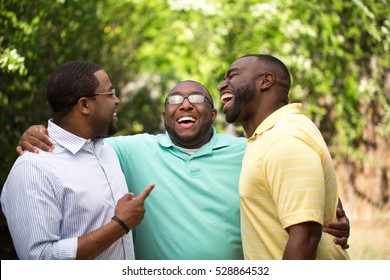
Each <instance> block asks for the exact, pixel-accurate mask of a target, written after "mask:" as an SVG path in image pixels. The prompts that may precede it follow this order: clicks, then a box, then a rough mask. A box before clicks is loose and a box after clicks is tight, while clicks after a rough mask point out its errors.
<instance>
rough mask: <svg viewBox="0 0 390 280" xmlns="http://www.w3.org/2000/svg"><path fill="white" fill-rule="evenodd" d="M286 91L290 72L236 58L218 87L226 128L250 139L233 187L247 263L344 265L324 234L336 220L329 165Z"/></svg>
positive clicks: (266, 59)
mask: <svg viewBox="0 0 390 280" xmlns="http://www.w3.org/2000/svg"><path fill="white" fill-rule="evenodd" d="M289 89H290V74H289V71H288V69H287V68H286V66H285V65H284V64H283V63H282V62H281V61H280V60H279V59H277V58H275V57H273V56H270V55H247V56H243V57H240V58H239V59H237V60H236V61H235V62H233V63H232V65H231V66H230V68H229V70H228V72H227V73H226V75H225V78H224V81H223V82H222V83H221V84H220V85H219V87H218V90H219V91H220V93H221V100H222V102H223V103H224V104H225V105H224V108H223V111H224V113H225V115H226V121H227V122H229V123H233V122H234V123H240V124H242V126H243V128H244V130H245V132H246V134H247V136H248V138H249V139H248V144H247V148H246V151H245V155H244V159H243V165H242V170H241V176H240V183H239V185H240V187H239V192H240V203H241V231H242V240H243V249H244V256H245V259H349V256H348V253H347V252H346V251H345V250H343V249H342V248H341V247H340V246H337V245H335V244H334V243H333V241H332V237H331V236H330V235H329V234H328V233H325V232H322V228H323V226H325V225H326V224H327V223H329V222H335V221H336V220H337V218H336V208H337V204H338V187H337V182H336V174H335V170H334V167H333V162H332V158H331V156H330V153H329V151H328V148H327V145H326V143H325V141H324V139H323V137H322V135H321V133H320V131H319V130H318V128H317V127H316V125H315V124H314V123H313V122H312V121H311V120H310V119H308V118H307V117H305V116H304V115H303V114H302V113H301V104H297V103H295V104H294V103H293V104H289V99H288V92H289Z"/></svg>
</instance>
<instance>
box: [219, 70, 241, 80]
mask: <svg viewBox="0 0 390 280" xmlns="http://www.w3.org/2000/svg"><path fill="white" fill-rule="evenodd" d="M238 70H240V69H238V68H231V69H229V70H228V71H227V72H226V74H225V76H223V78H224V79H226V78H227V77H228V76H229V75H230V73H232V72H234V71H238Z"/></svg>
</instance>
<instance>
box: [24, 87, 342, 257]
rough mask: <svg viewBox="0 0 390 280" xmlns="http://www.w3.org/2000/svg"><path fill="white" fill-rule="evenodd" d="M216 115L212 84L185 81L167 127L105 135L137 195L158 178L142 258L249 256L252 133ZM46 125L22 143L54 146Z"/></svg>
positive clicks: (141, 233) (169, 108)
mask: <svg viewBox="0 0 390 280" xmlns="http://www.w3.org/2000/svg"><path fill="white" fill-rule="evenodd" d="M216 115H217V112H216V110H215V108H214V105H213V100H212V97H211V95H210V93H209V92H208V90H207V89H206V88H205V87H204V86H202V85H201V84H199V83H197V82H194V81H184V82H180V83H178V84H177V85H176V86H175V87H174V88H173V89H172V90H171V92H170V93H169V94H168V97H167V99H166V103H165V112H164V113H163V116H164V124H165V127H166V130H167V132H166V133H165V134H158V135H150V134H138V135H133V136H130V135H129V136H118V137H111V138H108V139H106V140H105V141H106V142H107V143H108V144H110V145H111V146H112V147H113V148H114V150H115V152H116V154H117V156H118V158H119V161H120V164H121V168H122V170H123V172H124V174H125V177H126V181H127V185H128V188H129V191H130V192H134V193H135V194H136V195H137V194H138V193H140V191H141V190H143V187H144V186H145V183H147V184H149V183H151V182H153V183H155V184H156V185H158V188H155V189H154V191H153V192H154V193H153V197H149V198H148V200H147V201H146V202H145V207H146V208H147V209H148V211H147V212H146V214H145V217H144V220H143V222H142V223H141V224H140V225H139V226H137V227H136V228H135V230H133V231H134V232H135V238H134V242H135V247H134V248H135V256H136V259H154V260H158V259H161V260H186V259H206V260H212V259H218V260H224V259H243V254H242V245H241V234H240V213H239V195H238V179H239V174H240V171H241V161H242V158H243V155H244V150H245V146H246V139H245V138H238V137H234V136H231V135H227V134H226V135H225V134H218V133H216V131H215V129H214V128H213V126H212V124H213V122H214V120H215V118H216ZM39 129H40V130H41V131H42V130H43V127H42V126H39ZM39 129H38V128H37V127H35V128H33V127H31V128H29V130H28V131H27V132H25V134H24V135H23V137H22V140H21V142H20V144H22V142H24V141H27V142H31V143H32V144H34V145H37V146H38V147H40V148H41V149H44V150H48V149H49V148H50V147H49V146H50V145H51V143H50V142H49V141H47V140H44V139H46V138H45V137H43V135H41V136H38V135H37V133H36V131H38V130H39ZM34 131H35V133H33V132H34ZM29 133H30V134H31V135H33V134H34V135H35V136H34V137H28V134H29ZM35 137H38V138H40V139H43V140H44V141H45V142H46V145H45V144H38V143H37V142H36V141H35V140H34V139H36V138H35ZM23 146H24V147H25V148H26V149H27V148H28V149H29V150H32V149H33V148H32V147H31V145H29V144H27V143H24V144H23ZM18 149H19V152H20V150H21V148H18ZM341 220H342V221H343V222H342V223H339V224H335V225H333V226H334V227H335V228H336V229H335V231H334V234H335V235H337V236H344V235H348V234H349V223H348V219H347V218H346V217H345V216H343V218H341ZM337 240H338V242H339V243H340V244H341V245H346V244H347V241H348V240H347V238H346V237H341V238H338V239H337Z"/></svg>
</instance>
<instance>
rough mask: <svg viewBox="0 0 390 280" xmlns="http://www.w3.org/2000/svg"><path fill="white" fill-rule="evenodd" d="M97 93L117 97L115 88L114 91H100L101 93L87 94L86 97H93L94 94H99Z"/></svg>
mask: <svg viewBox="0 0 390 280" xmlns="http://www.w3.org/2000/svg"><path fill="white" fill-rule="evenodd" d="M97 95H107V96H109V97H112V98H116V97H117V96H116V92H115V89H113V90H112V91H108V92H99V93H95V94H91V95H87V96H86V97H93V96H97Z"/></svg>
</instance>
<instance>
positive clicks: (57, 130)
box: [47, 119, 103, 154]
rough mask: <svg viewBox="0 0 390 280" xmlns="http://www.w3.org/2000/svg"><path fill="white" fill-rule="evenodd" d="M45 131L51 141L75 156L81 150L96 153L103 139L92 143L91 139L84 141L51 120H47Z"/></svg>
mask: <svg viewBox="0 0 390 280" xmlns="http://www.w3.org/2000/svg"><path fill="white" fill-rule="evenodd" d="M47 130H48V133H49V137H50V139H51V140H53V141H54V142H56V143H58V144H60V145H61V146H62V147H64V148H65V149H67V150H69V151H70V152H71V153H72V154H76V153H77V152H79V151H80V150H81V149H84V150H90V151H93V150H96V149H97V151H99V150H100V149H101V147H102V145H103V139H100V138H99V139H96V140H94V141H92V140H91V139H84V138H82V137H79V136H76V135H74V134H72V133H70V132H69V131H67V130H65V129H63V128H61V127H59V126H58V125H56V124H55V123H54V122H53V119H50V120H49V122H48V127H47Z"/></svg>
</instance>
